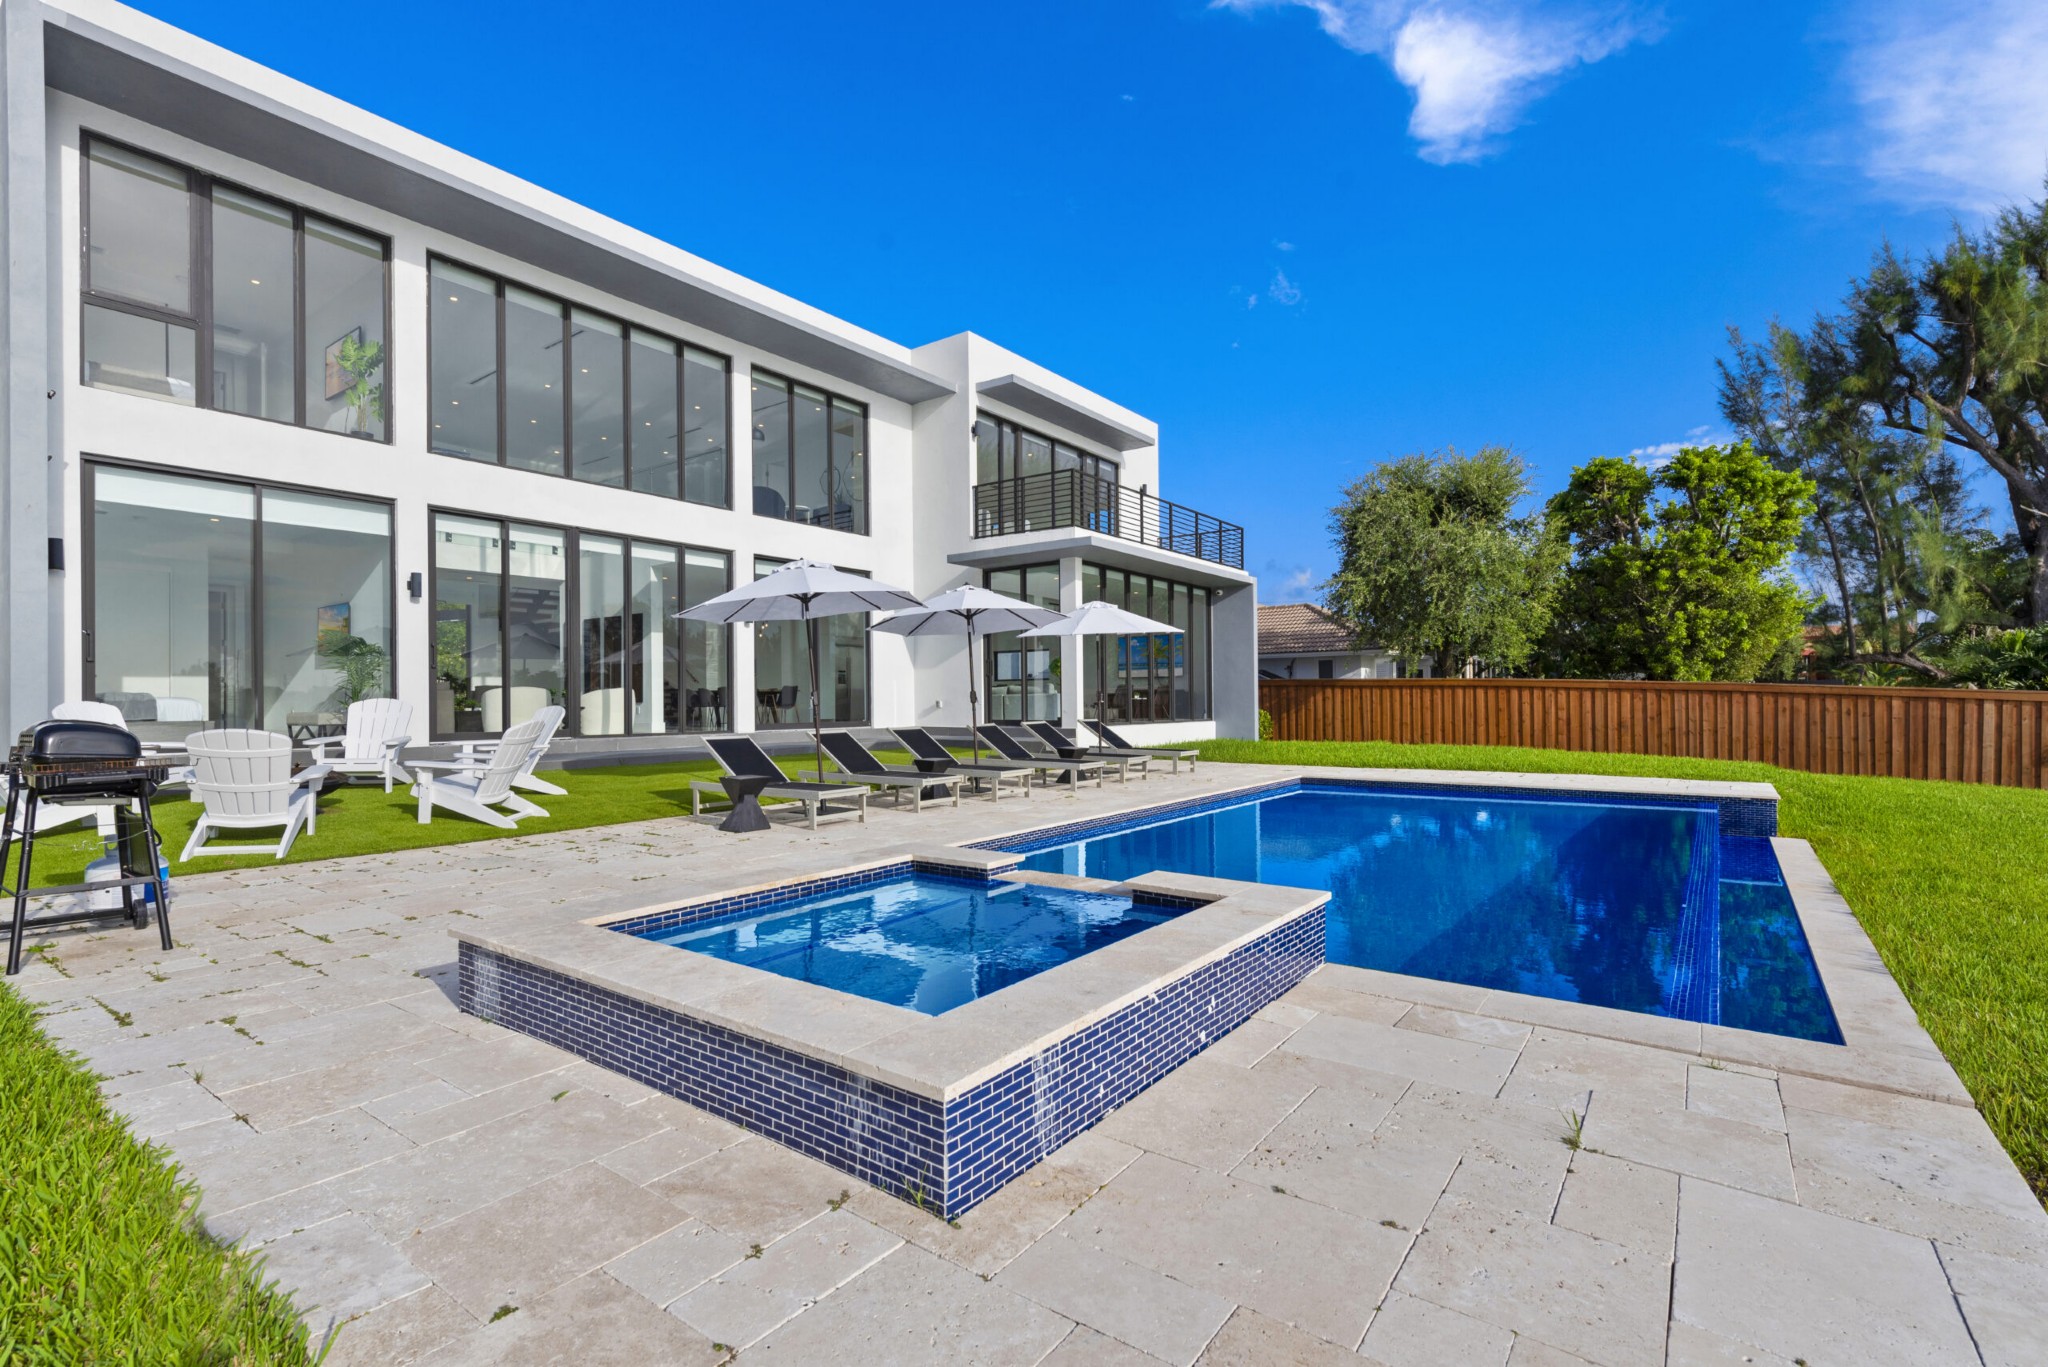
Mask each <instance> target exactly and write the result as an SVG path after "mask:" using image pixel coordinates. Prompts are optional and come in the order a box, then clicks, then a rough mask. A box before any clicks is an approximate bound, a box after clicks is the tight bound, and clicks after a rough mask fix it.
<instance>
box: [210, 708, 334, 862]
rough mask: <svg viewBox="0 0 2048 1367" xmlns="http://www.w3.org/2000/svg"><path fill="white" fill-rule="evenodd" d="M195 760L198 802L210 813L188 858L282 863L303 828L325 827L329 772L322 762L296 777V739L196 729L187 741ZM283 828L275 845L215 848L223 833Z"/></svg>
mask: <svg viewBox="0 0 2048 1367" xmlns="http://www.w3.org/2000/svg"><path fill="white" fill-rule="evenodd" d="M185 748H186V750H187V751H188V752H190V754H191V756H192V800H193V801H195V802H197V803H199V804H200V805H201V806H203V807H204V808H205V809H206V810H205V811H204V812H202V813H201V814H200V817H199V821H198V823H197V824H196V825H194V826H193V827H192V838H191V839H190V840H188V841H186V842H185V852H184V853H183V854H181V855H179V856H178V861H179V862H180V863H183V862H184V861H185V860H187V859H191V858H194V857H195V856H197V857H200V858H210V857H211V856H213V855H217V854H269V855H274V856H275V857H276V858H279V859H282V858H284V857H285V854H286V852H287V851H289V850H290V849H291V847H292V842H293V841H294V840H296V839H298V838H299V831H300V830H301V829H302V828H303V829H304V830H306V831H308V832H312V831H316V830H317V829H318V828H319V812H318V811H317V810H316V807H317V804H318V800H319V796H320V781H321V780H322V779H324V778H326V777H327V775H328V773H329V769H328V767H327V766H326V765H324V764H316V765H314V766H313V767H312V768H310V769H306V770H304V771H303V772H301V773H299V774H296V775H295V774H293V773H292V741H291V737H290V736H281V735H279V734H278V733H277V732H275V731H196V732H194V733H193V734H191V735H189V736H187V737H185ZM272 826H278V827H282V828H283V831H284V833H283V834H282V835H280V836H279V837H278V838H277V843H276V844H274V845H215V846H212V847H210V848H202V847H203V846H205V845H206V842H207V840H209V839H210V838H212V837H213V836H214V835H217V834H219V833H220V832H222V831H246V830H263V829H267V828H269V827H272Z"/></svg>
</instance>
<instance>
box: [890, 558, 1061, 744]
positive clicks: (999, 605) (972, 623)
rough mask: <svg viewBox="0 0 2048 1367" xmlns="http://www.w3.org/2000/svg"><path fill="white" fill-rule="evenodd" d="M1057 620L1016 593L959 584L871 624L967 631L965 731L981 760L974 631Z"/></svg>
mask: <svg viewBox="0 0 2048 1367" xmlns="http://www.w3.org/2000/svg"><path fill="white" fill-rule="evenodd" d="M1059 620H1060V615H1059V613H1057V612H1055V611H1053V610H1052V609H1051V608H1035V607H1033V606H1031V604H1029V603H1026V602H1024V601H1022V600H1021V599H1017V598H1005V597H1004V596H1003V595H1002V594H1000V593H994V592H991V591H990V590H988V589H984V588H979V587H977V586H975V585H973V584H963V585H961V586H960V587H959V588H957V589H947V590H946V591H945V592H944V593H942V594H939V595H938V596H937V597H935V598H932V599H931V600H929V601H928V602H926V603H925V605H924V606H923V607H920V608H912V609H910V610H909V611H907V612H899V613H896V614H895V615H893V616H891V617H888V618H885V619H884V620H882V621H879V622H877V623H875V624H874V626H873V627H871V628H869V629H870V630H872V631H886V632H890V633H892V634H894V635H897V636H965V637H966V638H967V733H968V734H969V735H970V736H972V737H973V739H974V758H975V761H976V762H977V763H979V762H980V760H981V698H980V695H979V694H977V693H976V692H975V688H974V641H975V636H976V634H977V633H982V632H990V631H1027V630H1029V629H1030V628H1032V627H1042V626H1044V625H1046V624H1047V623H1049V622H1057V621H1059Z"/></svg>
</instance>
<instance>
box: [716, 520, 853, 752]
mask: <svg viewBox="0 0 2048 1367" xmlns="http://www.w3.org/2000/svg"><path fill="white" fill-rule="evenodd" d="M770 520H771V521H773V520H774V519H770ZM749 555H750V557H751V560H750V565H751V567H752V568H753V570H754V579H760V578H762V577H763V576H762V574H761V572H760V565H761V562H762V561H764V560H767V561H771V562H773V563H774V565H775V568H776V569H780V568H782V567H783V566H784V565H788V564H791V563H793V562H795V561H797V560H801V559H803V557H802V556H800V555H791V556H781V555H766V554H763V553H762V552H760V551H752V552H749ZM832 568H833V569H835V570H842V571H844V572H845V573H847V574H857V575H860V576H862V577H863V578H867V579H872V578H873V577H874V571H873V570H864V569H861V568H859V567H858V566H855V565H834V566H833V567H832ZM769 573H771V574H772V573H774V570H770V571H769ZM747 582H749V583H752V582H753V580H748V581H747ZM841 615H842V616H857V615H859V614H854V613H843V614H841ZM876 615H877V614H875V613H873V612H870V613H868V614H866V616H867V619H868V624H867V626H866V627H864V628H862V631H861V634H862V637H863V643H862V646H861V652H860V653H861V677H862V683H861V695H860V696H861V701H862V702H863V703H865V704H866V705H865V706H864V707H862V709H861V713H862V715H861V718H860V720H858V721H834V722H832V723H830V725H833V726H838V727H872V726H873V725H874V722H875V652H874V649H873V645H872V643H873V641H874V631H873V627H874V623H875V617H876ZM815 620H818V621H819V622H820V623H822V622H824V621H826V620H828V619H824V618H819V619H815ZM785 622H787V623H791V624H794V625H796V626H802V625H803V621H802V619H800V618H795V617H790V618H784V619H783V620H782V621H780V622H751V623H748V624H747V625H749V626H752V627H753V628H754V629H755V630H756V631H758V630H759V629H760V628H762V627H768V626H781V625H783V624H784V623H785ZM728 630H730V628H728ZM760 639H761V638H760V637H759V636H758V635H757V636H755V637H754V642H755V645H756V647H757V648H756V649H755V650H753V651H752V652H751V653H752V655H753V678H752V679H751V680H750V681H749V682H748V691H749V692H751V693H753V694H755V695H756V698H755V703H754V707H755V714H754V729H755V730H756V731H790V730H802V731H808V730H810V729H811V728H810V727H808V726H800V725H799V726H792V725H781V726H763V725H761V718H760V700H759V696H758V695H759V693H760V691H761V652H760V650H759V649H758V646H759V643H760ZM805 648H806V649H809V642H808V640H806V642H805ZM820 677H821V678H822V675H821V676H820ZM809 682H810V681H809V679H808V677H806V678H804V679H801V680H799V681H798V687H799V688H803V687H807V686H808V685H809ZM733 715H734V716H735V717H736V716H738V715H739V714H738V710H737V705H735V710H734V713H733Z"/></svg>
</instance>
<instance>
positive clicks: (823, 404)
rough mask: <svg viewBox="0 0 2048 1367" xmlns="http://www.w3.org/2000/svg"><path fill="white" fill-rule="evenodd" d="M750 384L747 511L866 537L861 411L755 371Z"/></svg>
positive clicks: (865, 427)
mask: <svg viewBox="0 0 2048 1367" xmlns="http://www.w3.org/2000/svg"><path fill="white" fill-rule="evenodd" d="M752 385H753V398H754V429H753V442H754V457H753V472H754V511H755V512H756V513H758V514H760V515H761V516H762V517H778V518H784V519H787V520H788V521H791V522H804V523H808V524H809V525H811V526H813V527H831V528H833V529H835V530H837V531H842V532H857V533H859V534H861V535H863V536H864V535H866V534H867V530H868V486H867V481H868V456H867V445H868V411H867V408H866V406H865V405H862V404H858V403H855V402H854V401H853V400H851V399H842V398H839V397H837V396H836V395H831V394H827V393H825V392H823V391H822V390H817V389H811V388H809V387H807V386H805V385H800V384H797V383H795V382H794V381H791V380H785V379H781V378H779V377H777V376H774V375H770V374H767V373H765V372H763V371H759V370H757V371H755V372H754V373H753V378H752Z"/></svg>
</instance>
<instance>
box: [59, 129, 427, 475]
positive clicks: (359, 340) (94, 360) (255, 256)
mask: <svg viewBox="0 0 2048 1367" xmlns="http://www.w3.org/2000/svg"><path fill="white" fill-rule="evenodd" d="M84 204H85V234H84V236H85V267H84V282H85V288H84V297H83V299H82V301H81V306H82V309H83V316H82V318H81V329H80V335H81V338H82V349H81V350H82V354H81V356H80V371H81V376H82V378H83V380H84V382H85V383H86V384H89V385H92V386H94V387H95V388H99V389H112V390H118V391H120V392H123V393H128V394H138V395H143V396H146V397H149V398H154V399H165V400H169V401H171V402H173V403H179V404H187V405H195V406H198V407H201V408H213V409H218V410H220V411H222V412H228V413H241V414H245V415H248V416H251V417H259V418H268V419H270V420H272V421H275V422H288V423H298V424H301V425H303V426H307V427H316V428H320V429H322V430H324V431H330V432H344V433H347V434H349V435H352V436H360V437H369V438H374V439H378V440H382V439H384V438H385V436H386V430H387V421H386V419H387V411H386V410H387V406H388V391H387V384H388V380H387V375H388V367H387V365H386V361H387V356H386V346H385V334H386V328H385V322H386V306H387V299H386V293H387V291H386V284H385V281H386V265H385V262H386V258H387V251H386V246H385V243H384V241H383V239H381V238H376V237H371V236H370V235H368V234H366V233H362V232H359V231H357V230H355V229H353V228H348V227H344V226H343V225H341V224H338V223H334V222H332V221H330V220H328V219H325V218H322V217H320V216H319V215H317V214H313V213H308V212H306V211H305V210H302V209H299V208H297V207H296V206H294V205H291V204H287V203H284V202H282V201H279V200H275V199H271V198H268V197H266V196H263V195H258V194H255V193H253V192H251V191H249V190H246V189H243V188H240V187H237V186H232V185H228V184H225V183H222V182H219V181H216V180H215V179H213V178H212V177H211V176H207V175H204V174H202V173H200V172H197V171H193V170H191V169H189V168H187V167H184V166H180V165H177V164H176V163H173V162H169V161H164V160H162V159H160V158H157V157H152V156H148V155H146V154H144V153H141V152H137V151H134V150H131V149H129V148H126V147H122V146H120V145H118V144H115V143H110V142H107V141H105V140H104V139H100V138H92V139H89V140H88V141H87V144H86V155H85V186H84Z"/></svg>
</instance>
